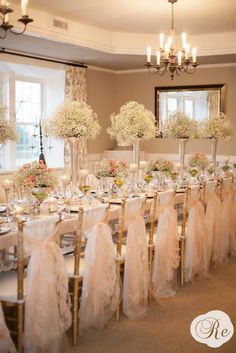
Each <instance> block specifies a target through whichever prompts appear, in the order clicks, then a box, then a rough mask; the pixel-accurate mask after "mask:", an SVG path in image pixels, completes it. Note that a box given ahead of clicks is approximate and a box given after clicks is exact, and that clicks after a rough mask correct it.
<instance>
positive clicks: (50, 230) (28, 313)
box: [24, 217, 71, 353]
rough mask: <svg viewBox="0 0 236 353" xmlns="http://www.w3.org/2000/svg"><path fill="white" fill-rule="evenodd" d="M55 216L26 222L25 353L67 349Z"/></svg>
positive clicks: (63, 268) (64, 288)
mask: <svg viewBox="0 0 236 353" xmlns="http://www.w3.org/2000/svg"><path fill="white" fill-rule="evenodd" d="M57 218H58V217H57ZM57 218H56V217H53V218H51V217H50V218H47V219H42V220H37V221H32V222H28V223H26V224H25V229H24V242H25V249H26V251H27V252H30V253H31V256H30V261H29V264H28V268H27V292H26V299H25V329H24V331H25V340H24V345H25V352H26V353H59V352H61V353H62V352H64V351H66V349H68V342H67V339H66V336H65V331H66V330H67V329H68V328H69V327H70V325H71V313H70V306H69V303H68V299H69V297H68V276H67V271H66V266H65V262H64V258H63V256H62V254H61V250H60V248H59V246H58V245H57V244H56V243H55V238H56V235H57V232H58V227H57V226H56V220H57Z"/></svg>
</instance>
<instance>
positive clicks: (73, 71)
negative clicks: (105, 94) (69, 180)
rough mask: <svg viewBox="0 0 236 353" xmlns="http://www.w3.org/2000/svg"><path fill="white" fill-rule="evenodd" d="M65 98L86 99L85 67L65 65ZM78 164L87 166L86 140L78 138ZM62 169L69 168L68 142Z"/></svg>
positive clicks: (81, 166) (83, 166)
mask: <svg viewBox="0 0 236 353" xmlns="http://www.w3.org/2000/svg"><path fill="white" fill-rule="evenodd" d="M65 99H67V100H77V101H85V102H86V101H87V77H86V68H82V67H74V66H68V65H66V67H65ZM79 166H80V168H81V169H83V168H87V141H86V140H85V139H81V140H80V146H79ZM64 169H65V171H69V170H70V150H69V145H68V143H65V147H64Z"/></svg>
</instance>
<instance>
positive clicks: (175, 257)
mask: <svg viewBox="0 0 236 353" xmlns="http://www.w3.org/2000/svg"><path fill="white" fill-rule="evenodd" d="M173 196H174V191H173V190H169V191H165V192H163V193H160V194H159V195H158V207H157V214H158V215H159V217H158V224H157V236H156V239H155V254H154V259H153V274H152V287H153V289H154V290H155V292H156V294H157V295H159V296H162V297H168V296H172V295H174V294H175V290H174V288H176V285H177V282H176V269H177V267H178V265H179V235H178V223H177V212H176V210H175V209H174V199H173Z"/></svg>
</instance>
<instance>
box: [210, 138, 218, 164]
mask: <svg viewBox="0 0 236 353" xmlns="http://www.w3.org/2000/svg"><path fill="white" fill-rule="evenodd" d="M217 144H218V140H217V139H214V138H212V139H211V160H212V162H213V163H214V168H215V167H216V155H217Z"/></svg>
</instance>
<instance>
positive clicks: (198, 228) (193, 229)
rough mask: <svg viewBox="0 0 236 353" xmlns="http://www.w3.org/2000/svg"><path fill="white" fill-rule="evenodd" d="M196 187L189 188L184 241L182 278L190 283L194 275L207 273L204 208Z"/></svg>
mask: <svg viewBox="0 0 236 353" xmlns="http://www.w3.org/2000/svg"><path fill="white" fill-rule="evenodd" d="M199 198H200V192H199V187H198V186H192V187H191V188H190V194H189V201H188V210H189V213H188V221H187V231H186V239H185V254H184V276H185V281H186V282H187V281H191V280H192V279H193V277H194V276H195V275H196V274H206V273H207V239H206V233H207V230H206V225H205V215H204V207H203V205H202V203H201V202H200V199H199Z"/></svg>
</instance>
